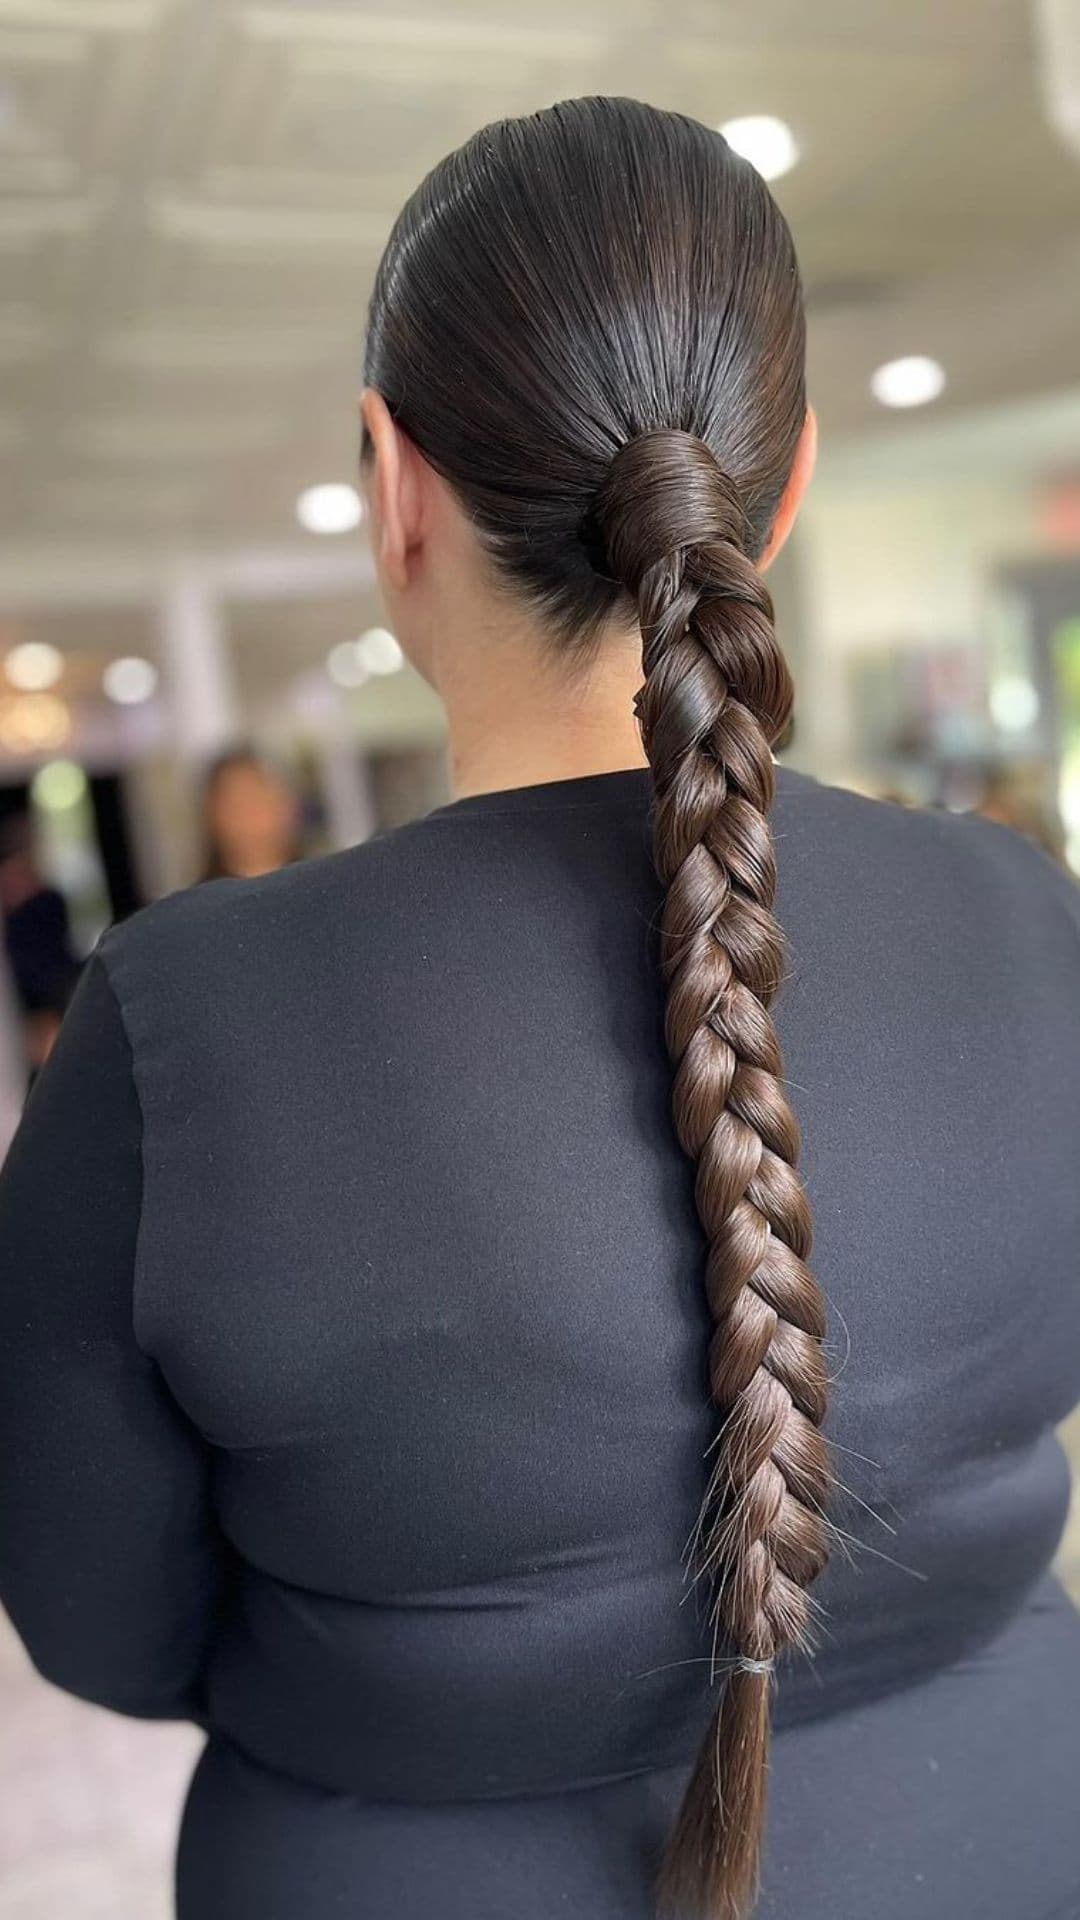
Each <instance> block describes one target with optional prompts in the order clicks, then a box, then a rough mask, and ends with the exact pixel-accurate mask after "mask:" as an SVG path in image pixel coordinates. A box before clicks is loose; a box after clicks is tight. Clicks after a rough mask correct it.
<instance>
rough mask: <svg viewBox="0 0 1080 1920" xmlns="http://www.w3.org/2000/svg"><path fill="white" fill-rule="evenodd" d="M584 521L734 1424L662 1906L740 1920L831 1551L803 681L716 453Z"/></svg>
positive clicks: (722, 1382) (666, 463)
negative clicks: (797, 703)
mask: <svg viewBox="0 0 1080 1920" xmlns="http://www.w3.org/2000/svg"><path fill="white" fill-rule="evenodd" d="M592 519H593V522H594V525H595V527H596V529H597V531H598V533H599V535H600V537H601V538H602V540H603V542H604V546H605V550H606V555H607V562H608V566H609V568H610V570H611V572H612V573H613V574H614V575H615V577H616V578H617V579H618V580H619V581H620V582H621V583H622V584H623V586H624V587H625V588H626V589H627V590H628V591H629V592H630V593H631V594H632V595H633V596H634V598H635V600H636V602H637V607H638V613H639V619H640V624H641V633H642V642H643V666H644V674H645V679H644V685H643V686H642V688H641V691H640V694H639V695H638V717H639V720H640V723H641V730H642V736H643V739H644V743H645V748H646V751H647V753H648V756H649V761H650V764H651V766H652V771H653V779H654V785H655V815H654V844H655V859H656V865H657V870H658V872H659V875H660V879H661V881H662V882H663V884H664V887H665V888H666V899H665V905H664V913H663V936H662V954H663V968H664V976H665V980H666V983H667V1014H666V1032H667V1041H668V1046H669V1049H670V1052H671V1057H672V1060H673V1062H674V1065H675V1081H674V1094H673V1106H674V1117H675V1125H676V1129H677V1131H678V1136H679V1140H680V1142H681V1144H682V1146H683V1148H684V1150H685V1152H686V1153H687V1154H689V1155H690V1157H691V1158H692V1159H693V1161H694V1162H695V1165H696V1169H697V1177H696V1189H695V1191H696V1200H697V1209H698V1213H699V1215H700V1218H701V1223H702V1226H703V1228H704V1231H705V1235H706V1238H707V1241H708V1260H707V1270H706V1288H707V1293H708V1300H709V1306H710V1309H711V1314H712V1319H713V1322H714V1328H715V1331H714V1333H713V1337H712V1342H711V1348H710V1354H709V1374H710V1385H711V1390H712V1395H713V1399H714V1401H715V1403H716V1407H717V1410H718V1413H719V1415H720V1419H721V1422H722V1424H721V1429H720V1435H719V1441H718V1446H717V1450H716V1457H715V1464H714V1466H713V1469H712V1474H711V1477H710V1479H709V1483H708V1486H707V1489H706V1492H705V1497H704V1501H703V1505H702V1509H701V1516H700V1521H699V1525H698V1529H697V1533H696V1554H695V1561H696V1567H697V1570H698V1572H699V1573H701V1574H704V1575H705V1576H707V1578H708V1581H709V1583H710V1589H711V1594H712V1600H711V1607H710V1620H711V1622H712V1624H713V1628H714V1636H715V1640H719V1639H720V1638H722V1639H723V1640H724V1641H725V1642H726V1644H727V1647H728V1648H729V1649H730V1650H731V1653H732V1655H733V1661H734V1664H733V1665H732V1667H731V1670H730V1673H729V1677H728V1679H727V1683H726V1686H725V1688H724V1692H723V1695H722V1698H721V1702H720V1706H719V1709H718V1711H717V1716H716V1720H715V1722H714V1725H713V1727H712V1729H711V1730H710V1733H709V1736H708V1738H707V1739H706V1741H705V1744H704V1746H703V1748H702V1751H701V1754H700V1756H699V1758H698V1761H697V1765H696V1768H695V1771H694V1774H693V1777H692V1780H691V1783H690V1786H689V1789H688V1792H687V1795H686V1798H685V1800H684V1803H683V1807H682V1811H681V1814H680V1817H679V1820H678V1823H677V1826H676V1830H675V1832H674V1834H673V1836H672V1840H671V1844H670V1847H669V1850H668V1854H667V1858H666V1861H665V1866H664V1871H663V1876H662V1883H661V1902H662V1905H663V1907H664V1908H665V1910H666V1911H669V1912H671V1913H673V1914H679V1915H680V1916H681V1915H685V1914H693V1915H708V1916H710V1920H711V1916H723V1917H724V1920H729V1917H730V1920H738V1917H739V1916H742V1915H743V1914H745V1913H746V1912H747V1911H748V1909H749V1907H750V1906H751V1905H752V1903H753V1899H754V1896H755V1892H756V1888H757V1880H758V1863H759V1855H760V1847H761V1833H762V1822H763V1816H764V1804H765V1770H766V1761H767V1753H768V1737H769V1704H770V1703H769V1694H770V1687H771V1681H772V1673H773V1662H774V1660H775V1659H776V1656H777V1655H778V1654H779V1653H780V1651H781V1649H782V1648H784V1647H785V1646H788V1645H791V1644H794V1645H805V1644H806V1641H807V1638H808V1626H809V1612H810V1606H809V1599H808V1593H807V1589H808V1587H809V1585H810V1583H811V1582H812V1581H813V1580H814V1578H815V1577H816V1575H817V1574H818V1573H819V1572H820V1571H821V1569H822V1567H823V1566H824V1564H825V1560H826V1557H827V1543H826V1531H825V1525H824V1522H823V1519H822V1509H823V1505H824V1502H825V1500H826V1498H827V1496H828V1492H829V1487H830V1468H829V1459H828V1453H827V1450H826V1446H825V1442H824V1440H823V1439H822V1436H821V1433H820V1431H819V1428H820V1425H821V1421H822V1418H823V1415H824V1412H825V1399H826V1368H825V1361H824V1356H823V1352H822V1344H821V1343H822V1337H823V1334H824V1330H825V1313H824V1303H823V1299H822V1295H821V1291H820V1289H819V1288H818V1286H817V1284H816V1283H815V1281H814V1279H813V1277H812V1276H811V1274H810V1272H809V1270H808V1268H807V1266H806V1264H805V1263H806V1260H807V1257H808V1254H809V1251H810V1213H809V1207H808V1204H807V1200H806V1195H805V1193H804V1191H803V1188H802V1185H801V1183H800V1181H799V1178H798V1175H797V1173H796V1171H795V1163H796V1160H797V1158H798V1151H799V1131H798V1125H797V1122H796V1120H795V1117H794V1114H793V1113H792V1110H791V1107H790V1105H789V1104H788V1101H787V1098H786V1095H785V1093H784V1088H783V1083H782V1078H781V1073H782V1068H781V1060H780V1051H779V1047H778V1045H777V1039H776V1034H775V1031H774V1027H773V1022H772V1019H771V1018H770V1015H769V1011H768V1008H769V1003H770V1001H771V1000H772V998H773V995H774V994H775V992H776V989H777V987H778V985H779V984H780V980H781V977H782V973H783V968H784V944H783V939H782V935H781V933H780V929H779V927H778V925H777V923H776V920H775V919H774V918H773V913H772V904H773V895H774V891H775V858H774V851H773V844H772V835H771V832H770V829H769V825H768V818H767V816H768V812H769V808H770V805H771V802H772V797H773V763H772V753H771V745H772V742H773V741H775V740H776V739H777V738H778V736H779V735H780V734H781V733H782V731H783V729H784V727H785V725H786V723H787V720H788V717H789V713H790V709H791V701H792V687H791V680H790V676H789V674H788V670H787V667H786V665H785V662H784V659H783V656H782V654H781V652H780V650H779V647H778V646H777V643H776V639H775V635H774V632H773V621H772V603H771V601H770V598H769V595H768V592H767V590H766V588H765V585H764V583H763V581H762V579H761V577H760V575H759V573H758V572H757V570H756V569H755V567H754V566H753V564H752V562H751V561H750V559H749V558H748V557H747V553H746V542H747V526H746V520H745V516H744V512H743V508H742V505H741V503H740V499H739V495H738V492H737V490H736V489H735V487H734V486H733V485H732V484H731V482H730V481H729V480H728V479H727V478H726V477H725V475H724V474H723V472H722V471H721V469H720V467H719V466H718V465H717V462H716V461H715V459H714V458H713V455H712V453H711V452H710V451H709V449H708V447H707V446H705V445H704V443H703V442H702V441H700V440H698V439H695V438H694V437H693V436H692V435H690V434H688V433H683V432H677V431H655V432H651V433H647V434H643V435H640V436H639V437H637V438H635V439H633V440H631V441H629V442H628V443H627V444H626V445H625V446H624V447H623V448H622V450H621V451H620V452H619V453H618V454H617V455H616V457H615V459H614V461H613V462H612V465H611V469H610V472H609V473H608V476H607V479H606V481H605V482H604V485H603V486H602V488H601V490H600V493H599V495H598V497H597V500H596V502H595V506H594V509H593V514H592ZM715 1640H714V1644H715Z"/></svg>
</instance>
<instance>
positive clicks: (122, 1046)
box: [0, 953, 222, 1719]
mask: <svg viewBox="0 0 1080 1920" xmlns="http://www.w3.org/2000/svg"><path fill="white" fill-rule="evenodd" d="M141 1191H142V1139H141V1121H140V1111H139V1102H138V1096H137V1093H136V1088H135V1083H134V1080H133V1073H132V1057H131V1050H130V1047H129V1045H128V1040H127V1036H126V1033H125V1029H124V1025H123V1020H122V1017H121V1014H120V1010H119V1008H118V1006H117V1003H116V1000H115V997H114V995H113V991H112V988H111V985H110V982H109V978H108V973H107V969H106V965H105V962H104V961H103V959H102V958H101V956H100V953H99V954H96V955H95V956H94V958H93V959H92V960H91V961H90V962H89V964H88V966H87V968H86V970H85V972H84V974H83V977H82V979H81V981H80V983H79V986H78V988H77V990H76V993H75V996H74V999H73V1001H72V1004H71V1007H70V1009H69V1012H68V1015H67V1018H66V1020H65V1022H64V1025H63V1028H62V1030H61V1033H60V1037H59V1039H58V1041H57V1044H56V1047H55V1049H54V1051H53V1054H52V1056H51V1058H50V1060H49V1061H48V1064H47V1065H46V1067H45V1069H44V1071H43V1072H42V1073H41V1075H40V1077H39V1079H38V1081H37V1084H36V1085H35V1087H34V1090H33V1092H32V1094H31V1097H30V1100H29V1102H28V1105H27V1109H26V1113H25V1115H24V1117H23V1120H22V1124H21V1126H20V1128H19V1131H18V1133H17V1135H16V1137H15V1140H14V1142H13V1144H12V1147H11V1150H10V1152H9V1154H8V1157H7V1160H6V1162H5V1165H4V1168H3V1172H2V1173H0V1599H2V1600H3V1602H4V1605H5V1606H6V1607H7V1609H8V1611H9V1613H10V1615H11V1618H12V1620H13V1621H14V1624H15V1626H16V1628H17V1630H18V1632H19V1633H20V1634H21V1636H22V1638H23V1640H24V1642H25V1644H26V1647H27V1650H28V1652H29V1654H30V1657H31V1659H32V1660H33V1661H34V1663H35V1665H36V1666H37V1667H38V1669H39V1670H40V1672H41V1673H43V1674H44V1675H45V1677H46V1678H47V1679H49V1680H52V1681H54V1682H55V1683H56V1685H57V1686H61V1687H64V1688H66V1689H67V1690H68V1691H69V1692H70V1693H75V1694H79V1695H81V1696H82V1697H83V1698H84V1699H87V1700H93V1701H96V1702H98V1703H99V1704H100V1705H102V1706H107V1707H112V1708H114V1709H115V1710H116V1711H117V1712H120V1713H130V1714H136V1715H139V1716H148V1717H155V1718H157V1717H162V1718H193V1719H199V1718H200V1705H199V1680H200V1672H201V1669H202V1667H203V1663H204V1655H205V1650H206V1643H207V1639H208V1635H209V1633H210V1630H211V1627H212V1623H213V1618H214V1613H215V1610H216V1606H217V1603H218V1599H219V1595H220V1585H221V1579H222V1561H221V1556H220V1550H219V1546H218V1542H217V1536H216V1534H215V1531H214V1527H213V1522H212V1515H211V1508H210V1502H209V1493H208V1477H209V1459H208V1452H207V1449H206V1446H205V1444H204V1443H203V1441H202V1440H201V1439H200V1437H199V1436H198V1434H197V1433H196V1432H195V1431H194V1429H193V1428H192V1426H191V1424H190V1422H189V1421H188V1420H187V1419H186V1418H185V1416H184V1415H183V1414H182V1413H181V1411H180V1409H179V1408H178V1407H177V1405H176V1403H175V1402H174V1400H173V1399H172V1398H171V1396H170V1394H169V1393H168V1391H167V1389H166V1387H165V1384H164V1381H163V1380H162V1378H161V1376H160V1373H159V1372H158V1370H157V1368H156V1367H155V1365H154V1364H153V1362H152V1361H151V1360H150V1359H149V1358H148V1357H147V1356H146V1355H145V1354H144V1353H143V1352H142V1351H141V1350H140V1348H139V1346H138V1344H137V1342H136V1338H135V1332H134V1321H133V1276H134V1265H135V1249H136V1241H137V1236H138V1228H139V1209H140V1201H141Z"/></svg>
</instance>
